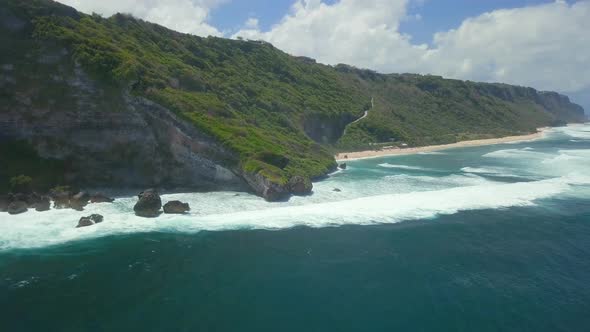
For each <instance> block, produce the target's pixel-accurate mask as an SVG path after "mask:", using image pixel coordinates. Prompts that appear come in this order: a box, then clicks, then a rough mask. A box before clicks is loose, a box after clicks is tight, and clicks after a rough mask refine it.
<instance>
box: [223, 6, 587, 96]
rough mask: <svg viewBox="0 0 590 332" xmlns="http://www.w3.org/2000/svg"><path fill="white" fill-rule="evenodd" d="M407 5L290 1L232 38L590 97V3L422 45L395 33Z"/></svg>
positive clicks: (335, 59) (475, 20) (514, 17)
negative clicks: (282, 11)
mask: <svg viewBox="0 0 590 332" xmlns="http://www.w3.org/2000/svg"><path fill="white" fill-rule="evenodd" d="M408 6H409V3H408V0H340V1H338V2H335V3H332V4H327V3H324V2H322V1H320V0H297V1H296V2H295V4H294V5H293V7H292V9H291V12H290V13H289V14H287V15H286V16H285V17H284V18H283V19H282V20H281V21H280V22H279V23H278V24H276V25H275V26H273V27H272V28H271V29H270V30H268V31H261V30H260V29H259V28H258V27H250V28H248V27H247V28H244V29H243V30H241V31H239V32H237V33H236V34H235V35H234V37H237V36H240V37H243V38H249V39H262V40H266V41H268V42H271V43H273V44H274V45H275V46H277V47H279V48H281V49H283V50H285V51H287V52H289V53H291V54H294V55H305V56H310V57H314V58H316V59H318V61H320V62H323V63H328V64H337V63H348V64H353V65H356V66H359V67H365V68H371V69H375V70H378V71H381V72H418V73H432V74H438V75H443V76H446V77H453V78H460V79H471V80H482V81H501V82H507V83H513V84H521V85H528V86H533V87H536V88H539V89H546V90H557V91H562V92H579V91H585V90H588V91H590V34H589V33H588V31H590V1H579V2H576V3H573V4H567V3H566V2H564V1H557V2H553V3H547V4H543V5H536V6H529V7H523V8H516V9H507V10H496V11H492V12H489V13H484V14H482V15H479V16H477V17H472V18H468V19H466V20H464V21H463V22H462V23H461V24H460V25H459V27H458V28H456V29H453V30H449V31H442V32H439V33H437V34H435V35H434V36H433V42H432V45H430V46H429V45H416V44H413V43H412V41H411V38H410V36H408V35H405V34H403V33H401V32H400V29H399V25H400V23H401V22H403V21H404V20H407V19H409V16H408V15H409V14H408ZM410 18H411V17H410Z"/></svg>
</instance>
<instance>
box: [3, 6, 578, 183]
mask: <svg viewBox="0 0 590 332" xmlns="http://www.w3.org/2000/svg"><path fill="white" fill-rule="evenodd" d="M2 15H4V16H2ZM0 17H5V18H6V19H4V29H6V30H2V31H13V30H14V31H18V32H10V33H4V32H3V33H2V34H1V36H0V37H1V39H0V41H1V42H2V46H0V47H1V48H2V53H3V54H2V55H0V60H3V61H4V58H7V59H10V61H13V62H14V61H20V62H21V63H20V64H17V65H18V68H19V72H18V73H17V74H16V76H15V77H16V78H17V79H16V80H17V81H18V77H27V76H30V77H33V76H34V74H37V73H36V72H35V71H36V70H38V68H45V67H42V66H37V65H36V62H35V60H32V59H34V58H38V57H39V56H41V57H42V56H43V55H42V54H41V55H39V54H35V55H34V56H32V55H31V54H34V53H35V52H42V51H41V50H43V49H46V48H47V45H50V46H51V48H53V49H60V48H64V49H66V50H67V52H66V53H67V54H68V56H67V60H66V61H69V62H70V66H71V68H75V67H76V66H77V65H80V66H81V67H82V68H83V69H84V71H85V72H86V73H88V74H89V75H90V76H91V77H92V78H93V79H94V80H95V81H96V82H99V83H100V84H101V86H106V87H107V88H108V90H109V91H111V92H112V93H110V94H109V95H112V96H114V97H113V98H109V99H108V100H104V102H102V101H101V103H100V105H99V107H100V108H101V109H102V110H104V116H105V117H109V112H124V111H125V103H124V102H122V101H121V100H116V99H117V98H119V99H121V97H120V96H124V95H132V96H139V97H143V98H146V99H149V100H151V101H154V102H156V103H158V104H160V105H162V106H164V107H165V108H167V109H169V110H171V111H173V112H175V113H176V114H177V115H179V116H180V117H181V118H183V119H185V120H187V121H188V122H190V123H191V124H192V125H194V126H195V127H196V128H198V129H199V130H200V131H201V132H203V133H205V134H206V135H209V136H210V137H212V138H213V139H214V140H216V141H217V142H220V143H221V144H222V145H223V146H224V147H225V148H227V149H228V150H230V151H233V152H235V153H236V154H237V155H238V156H239V158H238V160H237V161H233V160H232V161H231V162H232V163H235V165H234V166H235V167H234V168H235V169H238V170H240V171H241V172H248V173H252V174H256V173H259V174H261V175H263V176H264V177H265V178H266V179H269V180H271V181H272V182H274V183H277V184H285V183H286V182H287V181H288V180H289V179H290V178H292V177H293V176H295V175H303V176H305V177H310V178H314V177H318V176H321V175H324V174H326V172H328V171H329V170H330V169H333V168H334V167H335V161H334V159H333V157H332V154H333V152H334V150H348V149H361V148H366V147H368V146H374V145H372V144H374V143H384V144H385V143H387V144H391V142H394V144H399V143H400V142H406V143H408V144H411V145H425V144H433V143H448V142H455V141H457V140H463V139H471V138H482V137H496V136H502V135H512V134H521V133H528V132H531V131H534V129H535V128H536V127H539V126H545V125H550V124H554V123H557V122H560V121H570V120H572V119H576V115H575V114H576V112H575V107H574V111H572V110H571V109H569V110H567V112H566V110H562V108H564V107H565V108H568V107H570V104H569V101H567V100H563V98H561V97H562V96H558V95H557V97H556V96H554V95H551V96H544V95H541V94H539V93H537V92H536V91H535V90H533V89H530V88H521V87H512V86H508V85H499V84H483V83H473V82H463V81H457V80H446V79H443V78H440V77H434V76H419V75H409V74H404V75H395V74H394V75H382V74H377V73H374V72H371V71H367V70H358V69H355V68H353V67H349V66H345V65H339V66H336V67H331V66H325V65H321V64H317V63H315V61H313V60H312V59H308V58H304V57H293V56H290V55H288V54H286V53H284V52H282V51H280V50H278V49H276V48H275V47H273V46H272V45H270V44H268V43H264V42H258V41H243V40H229V39H223V38H214V37H209V38H201V37H196V36H191V35H187V34H182V33H178V32H174V31H171V30H169V29H166V28H163V27H161V26H159V25H156V24H152V23H148V22H145V21H142V20H139V19H136V18H133V17H130V16H127V15H121V14H117V15H114V16H112V17H110V18H102V17H100V16H98V15H86V14H82V13H79V12H77V11H76V10H74V9H72V8H69V7H67V6H64V5H61V4H58V3H55V2H52V1H50V0H27V1H21V0H0ZM14 17H16V19H14ZM21 23H22V24H24V28H22V27H20V26H19V25H20V24H21ZM10 25H14V26H13V27H10ZM11 29H12V30H11ZM15 59H19V60H15ZM7 61H8V60H7ZM3 63H4V62H3ZM50 74H51V73H47V75H50ZM20 81H23V80H20ZM17 83H18V82H17ZM16 86H17V87H16V89H17V90H18V89H26V87H19V86H18V84H17V85H16ZM18 93H19V91H16V92H15V94H18ZM27 93H29V94H30V91H28V92H27ZM35 93H37V94H39V95H44V96H46V97H47V98H45V100H48V101H51V102H55V100H56V99H59V98H64V97H63V95H64V94H63V93H61V92H60V91H59V89H57V87H56V86H52V85H51V84H47V86H45V87H44V88H43V89H40V90H39V91H38V92H35ZM117 96H119V97H117ZM0 97H1V96H0ZM4 97H6V100H8V99H10V98H11V97H12V96H4ZM547 98H549V99H550V101H547V100H546V99H547ZM372 99H373V100H374V107H373V108H372V109H371V100H372ZM58 104H60V103H58ZM61 104H62V105H64V104H65V105H70V104H67V101H62V102H61ZM33 106H36V105H33ZM43 106H44V105H40V106H39V107H43ZM69 107H79V106H77V105H75V104H74V103H71V106H69ZM369 109H370V111H369V114H368V116H367V117H366V118H364V119H363V120H362V121H359V122H356V123H354V124H351V123H352V122H353V121H354V120H355V119H357V118H359V117H361V116H362V115H363V113H364V112H365V111H366V110H369ZM568 112H569V113H568ZM572 112H573V113H572ZM563 114H569V115H568V117H562V115H563ZM572 114H573V115H572ZM349 124H350V125H349ZM345 128H346V131H345V130H344V129H345ZM344 133H345V134H344Z"/></svg>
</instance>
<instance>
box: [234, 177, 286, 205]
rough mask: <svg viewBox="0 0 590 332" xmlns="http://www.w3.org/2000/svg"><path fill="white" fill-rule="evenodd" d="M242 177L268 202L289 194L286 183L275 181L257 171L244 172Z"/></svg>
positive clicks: (280, 199) (279, 199)
mask: <svg viewBox="0 0 590 332" xmlns="http://www.w3.org/2000/svg"><path fill="white" fill-rule="evenodd" d="M243 177H244V179H245V180H246V182H248V184H249V185H250V186H251V187H252V188H253V189H254V192H256V194H258V195H260V196H262V197H263V198H264V199H265V200H267V201H269V202H276V201H282V200H286V199H287V198H289V195H290V194H291V192H290V190H289V186H288V184H281V183H277V182H275V181H273V180H271V179H269V178H268V177H266V176H264V175H262V174H260V172H258V173H250V172H245V173H244V174H243Z"/></svg>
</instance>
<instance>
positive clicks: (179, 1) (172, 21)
mask: <svg viewBox="0 0 590 332" xmlns="http://www.w3.org/2000/svg"><path fill="white" fill-rule="evenodd" d="M58 1H59V2H61V3H64V4H66V5H69V6H72V7H74V8H76V9H78V10H80V11H82V12H86V13H92V12H95V13H98V14H101V15H104V16H110V15H113V14H115V13H118V12H120V13H129V14H132V15H133V16H136V17H139V18H142V19H144V20H146V21H150V22H154V23H158V24H161V25H163V26H165V27H168V28H170V29H173V30H176V31H180V32H185V33H192V34H195V35H199V36H208V35H214V36H221V35H223V34H222V32H220V31H219V30H218V29H216V28H215V27H213V26H211V25H209V24H208V23H207V18H208V17H209V13H210V11H211V9H213V8H214V7H216V6H218V5H219V4H221V3H223V2H225V1H226V0H58Z"/></svg>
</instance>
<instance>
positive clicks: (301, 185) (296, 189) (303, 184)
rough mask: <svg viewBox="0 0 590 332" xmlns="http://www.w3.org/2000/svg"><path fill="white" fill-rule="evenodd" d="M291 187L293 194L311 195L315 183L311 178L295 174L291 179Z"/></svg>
mask: <svg viewBox="0 0 590 332" xmlns="http://www.w3.org/2000/svg"><path fill="white" fill-rule="evenodd" d="M289 188H290V190H291V193H292V194H293V195H309V194H311V190H312V189H313V185H312V184H311V180H310V179H309V178H305V177H303V176H299V175H295V176H293V177H292V178H291V179H290V180H289Z"/></svg>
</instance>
